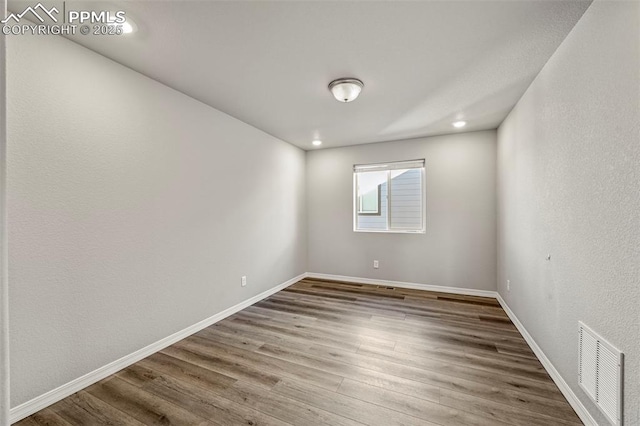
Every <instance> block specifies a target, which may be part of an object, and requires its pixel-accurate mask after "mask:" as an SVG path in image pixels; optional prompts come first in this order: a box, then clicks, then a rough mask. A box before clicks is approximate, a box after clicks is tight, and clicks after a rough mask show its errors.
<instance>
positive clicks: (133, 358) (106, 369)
mask: <svg viewBox="0 0 640 426" xmlns="http://www.w3.org/2000/svg"><path fill="white" fill-rule="evenodd" d="M306 276H307V274H306V273H304V274H301V275H298V276H297V277H295V278H292V279H290V280H288V281H286V282H284V283H282V284H279V285H277V286H275V287H273V288H271V289H269V290H267V291H265V292H263V293H260V294H258V295H257V296H253V297H252V298H250V299H247V300H245V301H243V302H241V303H238V304H237V305H235V306H232V307H230V308H228V309H225V310H224V311H222V312H219V313H217V314H215V315H213V316H211V317H209V318H207V319H204V320H202V321H200V322H198V323H196V324H193V325H191V326H189V327H187V328H185V329H183V330H180V331H178V332H177V333H174V334H172V335H170V336H168V337H165V338H164V339H161V340H158V341H157V342H155V343H152V344H150V345H149V346H146V347H144V348H142V349H140V350H137V351H135V352H133V353H131V354H129V355H126V356H124V357H122V358H120V359H118V360H116V361H113V362H111V363H109V364H107V365H105V366H103V367H100V368H98V369H97V370H94V371H92V372H90V373H87V374H85V375H84V376H82V377H78V378H77V379H75V380H72V381H70V382H69V383H66V384H64V385H62V386H60V387H58V388H56V389H53V390H51V391H49V392H47V393H45V394H43V395H40V396H38V397H36V398H34V399H32V400H30V401H27V402H25V403H23V404H20V405H18V406H17V407H15V408H12V409H11V411H10V413H9V421H10V422H11V423H15V422H18V421H20V420H22V419H24V418H25V417H28V416H30V415H31V414H33V413H36V412H38V411H40V410H42V409H43V408H46V407H48V406H49V405H51V404H54V403H56V402H58V401H60V400H61V399H63V398H66V397H68V396H69V395H72V394H74V393H76V392H78V391H80V390H82V389H84V388H86V387H87V386H90V385H92V384H94V383H96V382H98V381H100V380H102V379H104V378H105V377H108V376H110V375H112V374H115V373H117V372H118V371H120V370H122V369H123V368H126V367H128V366H130V365H131V364H134V363H136V362H138V361H140V360H141V359H144V358H146V357H148V356H149V355H152V354H154V353H156V352H158V351H160V350H162V349H164V348H166V347H167V346H171V345H173V344H174V343H176V342H178V341H180V340H182V339H184V338H186V337H189V336H191V335H192V334H194V333H197V332H198V331H200V330H202V329H203V328H206V327H209V326H210V325H212V324H215V323H216V322H218V321H221V320H223V319H225V318H227V317H228V316H231V315H233V314H235V313H236V312H238V311H241V310H243V309H244V308H246V307H248V306H251V305H253V304H254V303H256V302H259V301H260V300H262V299H265V298H267V297H269V296H271V295H272V294H274V293H277V292H279V291H280V290H282V289H284V288H287V287H289V286H290V285H292V284H295V283H296V282H298V281H300V280H301V279H303V278H306Z"/></svg>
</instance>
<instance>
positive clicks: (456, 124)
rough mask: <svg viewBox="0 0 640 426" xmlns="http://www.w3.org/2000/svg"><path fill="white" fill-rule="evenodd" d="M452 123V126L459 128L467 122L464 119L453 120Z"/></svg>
mask: <svg viewBox="0 0 640 426" xmlns="http://www.w3.org/2000/svg"><path fill="white" fill-rule="evenodd" d="M452 124H453V127H455V128H456V129H460V128H462V127H464V126H466V125H467V122H466V121H454V122H453V123H452Z"/></svg>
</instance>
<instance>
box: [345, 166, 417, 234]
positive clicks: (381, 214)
mask: <svg viewBox="0 0 640 426" xmlns="http://www.w3.org/2000/svg"><path fill="white" fill-rule="evenodd" d="M353 182H354V209H353V211H354V215H353V216H354V218H353V230H354V231H357V232H414V233H415V232H424V230H425V196H424V160H412V161H400V162H393V163H381V164H360V165H355V166H353Z"/></svg>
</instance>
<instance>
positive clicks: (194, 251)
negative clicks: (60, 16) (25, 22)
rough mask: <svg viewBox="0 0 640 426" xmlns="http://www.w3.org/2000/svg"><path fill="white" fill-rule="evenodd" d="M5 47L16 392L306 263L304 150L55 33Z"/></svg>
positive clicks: (140, 343)
mask: <svg viewBox="0 0 640 426" xmlns="http://www.w3.org/2000/svg"><path fill="white" fill-rule="evenodd" d="M8 49H9V50H8V55H9V56H8V58H9V60H8V63H9V69H8V78H9V93H8V96H9V104H8V113H9V154H8V161H9V176H8V195H9V200H8V209H9V210H8V213H9V239H10V243H11V250H10V257H9V274H10V277H9V278H10V305H11V318H10V319H11V321H10V324H11V329H10V332H11V376H12V387H11V392H12V395H11V397H12V398H11V404H12V406H13V407H15V406H16V405H18V404H21V403H23V402H25V401H28V400H30V399H32V398H34V397H36V396H39V395H41V394H43V393H44V392H46V391H49V390H51V389H53V388H55V387H57V386H59V385H62V384H64V383H67V382H69V381H71V380H72V379H75V378H77V377H79V376H81V375H83V374H85V373H87V372H90V371H92V370H94V369H96V368H98V367H101V366H103V365H105V364H107V363H109V362H111V361H114V360H116V359H118V358H119V357H122V356H124V355H127V354H130V353H132V352H134V351H135V350H137V349H140V348H142V347H144V346H146V345H148V344H150V343H153V342H155V341H157V340H159V339H161V338H163V337H166V336H168V335H170V334H171V333H174V332H176V331H179V330H181V329H183V328H185V327H187V326H190V325H192V324H194V323H196V322H198V321H200V320H203V319H205V318H207V317H209V316H211V315H213V314H215V313H217V312H219V311H222V310H223V309H225V308H227V307H230V306H232V305H235V304H237V303H239V302H241V301H244V300H246V299H248V298H249V297H251V296H254V295H256V294H258V293H261V292H263V291H265V290H267V289H269V288H271V287H273V286H275V285H277V284H280V283H282V282H284V281H286V280H288V279H290V278H293V277H294V276H296V275H298V274H301V273H303V272H305V271H306V241H305V236H306V229H307V228H306V223H305V220H306V213H305V203H304V188H305V154H304V152H303V151H301V150H299V149H297V148H294V147H293V146H291V145H289V144H286V143H284V142H282V141H280V140H277V139H275V138H273V137H271V136H269V135H267V134H265V133H263V132H261V131H259V130H257V129H255V128H253V127H251V126H249V125H246V124H244V123H242V122H240V121H238V120H235V119H233V118H231V117H229V116H227V115H225V114H223V113H221V112H219V111H217V110H214V109H212V108H210V107H208V106H206V105H204V104H202V103H200V102H197V101H195V100H193V99H191V98H189V97H187V96H185V95H183V94H181V93H179V92H176V91H174V90H172V89H169V88H167V87H166V86H163V85H161V84H159V83H157V82H155V81H153V80H151V79H149V78H147V77H144V76H142V75H140V74H138V73H136V72H133V71H131V70H130V69H128V68H125V67H123V66H121V65H118V64H116V63H114V62H112V61H110V60H108V59H106V58H104V57H102V56H99V55H97V54H95V53H93V52H91V51H89V50H87V49H85V48H82V47H80V46H78V45H76V44H74V43H72V42H69V41H67V40H64V39H62V38H59V37H45V36H39V37H27V36H20V37H17V36H16V37H12V38H11V39H10V42H9V46H8ZM241 275H247V276H248V285H247V287H245V288H241V287H240V276H241Z"/></svg>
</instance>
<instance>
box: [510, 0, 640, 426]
mask: <svg viewBox="0 0 640 426" xmlns="http://www.w3.org/2000/svg"><path fill="white" fill-rule="evenodd" d="M639 17H640V3H638V2H613V1H596V2H594V3H593V4H592V5H591V7H590V8H589V9H588V10H587V11H586V13H585V14H584V16H583V17H582V19H581V20H580V21H579V22H578V24H577V25H576V27H575V28H574V29H573V31H572V32H571V33H570V34H569V36H568V37H567V39H566V40H565V41H564V42H563V43H562V45H561V46H560V47H559V48H558V50H557V51H556V52H555V54H554V55H553V56H552V57H551V59H550V60H549V62H548V63H547V64H546V66H545V67H544V69H543V70H542V72H541V73H540V75H539V76H538V77H537V78H536V80H535V81H534V82H533V84H532V85H531V87H530V88H529V90H528V91H527V93H526V94H525V95H524V97H523V98H522V99H521V100H520V102H519V103H518V105H517V106H516V108H515V109H514V110H513V111H512V112H511V114H510V115H509V117H508V118H507V120H506V121H505V122H504V123H503V124H502V125H501V126H500V129H499V133H498V140H499V149H498V169H499V179H498V180H499V209H498V211H499V213H498V216H499V220H498V223H499V239H498V241H499V277H498V283H499V284H498V290H499V292H500V294H501V295H502V297H503V298H504V299H505V300H506V301H507V303H508V305H509V306H510V307H511V309H512V310H513V311H514V312H515V314H516V315H517V316H518V318H519V319H520V320H521V322H522V323H523V324H524V326H525V327H526V328H527V330H528V331H529V332H530V334H531V335H532V336H533V338H534V339H535V340H536V342H537V343H538V344H539V346H540V347H541V348H542V350H543V351H544V352H545V354H546V355H547V356H548V358H549V359H550V360H551V362H552V363H553V364H554V365H555V367H556V369H557V370H558V371H559V372H560V374H561V375H562V377H563V378H564V380H565V381H566V382H567V383H568V384H569V385H570V386H571V388H572V389H573V391H574V392H575V393H576V394H577V395H578V397H579V398H580V399H581V400H582V401H583V403H584V404H585V405H586V406H587V407H588V409H589V411H590V412H591V413H592V414H593V415H594V416H595V418H596V419H597V420H598V421H599V424H603V425H604V424H607V423H606V422H605V420H604V418H603V417H602V415H601V414H600V413H599V412H598V410H597V409H596V408H595V407H594V405H593V404H591V403H590V402H589V400H588V398H587V397H586V396H585V394H584V392H582V390H581V389H580V388H579V386H578V384H577V367H578V365H577V354H578V342H577V331H578V321H579V320H582V321H584V322H585V323H586V324H588V325H589V326H591V327H592V328H594V329H595V330H596V331H597V332H599V333H601V334H602V335H603V336H604V337H605V338H606V339H608V340H609V341H610V342H611V343H612V344H614V345H615V346H617V347H618V348H619V349H621V350H622V351H623V352H625V354H626V363H625V364H626V373H625V374H626V378H625V395H626V396H625V401H624V402H625V407H626V409H625V417H626V421H625V423H624V424H625V425H638V424H640V415H639V410H640V406H639V401H640V380H639V379H640V370H639V365H640V329H639V327H640V325H639V323H640V318H639V316H640V308H639V306H640V269H639V265H640V189H639V188H640V19H639ZM547 254H551V261H546V260H545V256H546V255H547ZM507 279H509V280H511V291H507V289H506V280H507Z"/></svg>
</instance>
